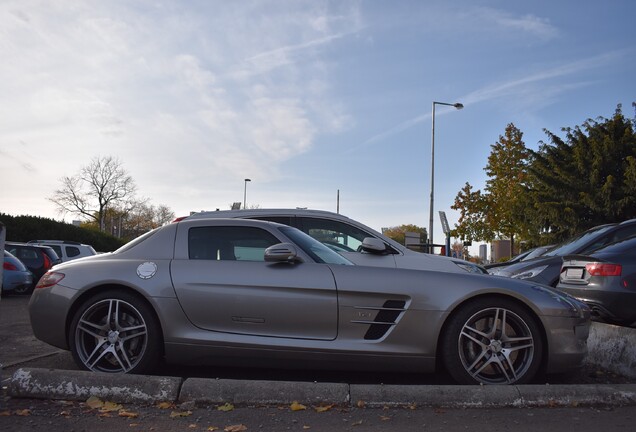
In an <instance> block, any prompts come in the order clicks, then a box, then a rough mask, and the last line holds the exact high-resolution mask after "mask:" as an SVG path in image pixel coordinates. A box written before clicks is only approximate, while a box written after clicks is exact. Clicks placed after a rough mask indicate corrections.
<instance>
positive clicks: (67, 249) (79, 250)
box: [29, 240, 97, 262]
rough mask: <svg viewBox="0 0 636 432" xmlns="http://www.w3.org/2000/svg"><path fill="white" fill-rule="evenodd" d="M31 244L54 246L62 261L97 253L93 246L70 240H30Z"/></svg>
mask: <svg viewBox="0 0 636 432" xmlns="http://www.w3.org/2000/svg"><path fill="white" fill-rule="evenodd" d="M29 244H38V245H42V246H49V247H51V248H53V250H54V251H55V253H56V254H57V256H58V257H60V259H61V260H62V262H66V261H70V260H73V259H77V258H83V257H87V256H92V255H95V254H97V252H95V249H93V246H91V245H87V244H83V243H80V242H75V241H69V240H30V241H29Z"/></svg>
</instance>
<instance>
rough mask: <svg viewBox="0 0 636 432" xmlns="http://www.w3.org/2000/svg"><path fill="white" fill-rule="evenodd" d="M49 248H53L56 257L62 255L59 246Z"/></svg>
mask: <svg viewBox="0 0 636 432" xmlns="http://www.w3.org/2000/svg"><path fill="white" fill-rule="evenodd" d="M50 247H51V248H53V250H54V251H55V253H56V254H57V256H59V257H61V256H63V255H62V248H61V247H60V246H57V245H51V246H50Z"/></svg>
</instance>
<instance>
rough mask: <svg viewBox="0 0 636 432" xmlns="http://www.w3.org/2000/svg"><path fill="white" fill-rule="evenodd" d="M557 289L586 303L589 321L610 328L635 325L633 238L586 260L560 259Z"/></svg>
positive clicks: (577, 257)
mask: <svg viewBox="0 0 636 432" xmlns="http://www.w3.org/2000/svg"><path fill="white" fill-rule="evenodd" d="M557 289H559V290H561V291H565V292H567V293H569V294H571V295H573V296H575V297H577V298H579V299H580V300H582V301H584V302H585V303H587V305H588V306H589V307H590V308H591V310H592V317H593V319H596V320H598V321H603V322H606V323H610V324H619V325H633V324H636V237H631V238H629V239H626V240H622V241H619V242H617V243H613V244H611V245H608V246H605V247H603V248H601V249H598V250H596V251H594V252H592V253H591V254H590V255H588V256H584V255H572V256H566V257H563V265H562V267H561V275H560V280H559V284H558V285H557Z"/></svg>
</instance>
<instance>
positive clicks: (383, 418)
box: [380, 416, 391, 421]
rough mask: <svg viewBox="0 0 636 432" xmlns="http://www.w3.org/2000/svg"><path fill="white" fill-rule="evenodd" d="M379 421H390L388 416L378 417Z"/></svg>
mask: <svg viewBox="0 0 636 432" xmlns="http://www.w3.org/2000/svg"><path fill="white" fill-rule="evenodd" d="M380 420H382V421H389V420H391V417H389V416H380Z"/></svg>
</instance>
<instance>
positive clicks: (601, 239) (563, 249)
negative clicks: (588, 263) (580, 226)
mask: <svg viewBox="0 0 636 432" xmlns="http://www.w3.org/2000/svg"><path fill="white" fill-rule="evenodd" d="M634 235H636V219H630V220H628V221H625V222H622V223H619V224H608V225H600V226H597V227H594V228H591V229H589V230H587V231H585V232H583V233H581V234H579V235H578V236H576V237H573V238H572V239H570V240H568V241H566V242H564V243H561V244H560V245H557V246H556V247H554V248H553V249H551V250H549V251H548V252H546V253H545V254H543V255H542V256H540V257H538V258H535V259H533V260H528V261H522V262H520V263H517V264H513V265H510V266H507V267H501V268H500V270H499V271H498V273H497V275H498V276H507V277H511V278H514V279H524V280H528V281H532V282H537V283H541V284H544V285H550V286H553V287H555V286H556V285H557V284H558V283H559V274H560V273H561V264H562V263H563V257H564V256H567V255H573V254H577V255H581V254H583V255H584V254H589V253H591V252H592V251H594V250H597V249H599V248H601V247H603V246H605V245H608V244H610V243H615V242H617V241H620V240H622V239H625V238H628V237H632V236H634Z"/></svg>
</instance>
